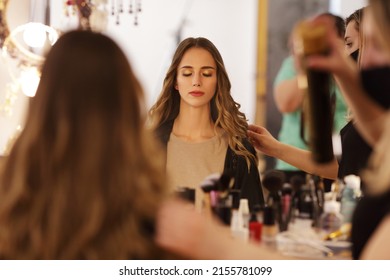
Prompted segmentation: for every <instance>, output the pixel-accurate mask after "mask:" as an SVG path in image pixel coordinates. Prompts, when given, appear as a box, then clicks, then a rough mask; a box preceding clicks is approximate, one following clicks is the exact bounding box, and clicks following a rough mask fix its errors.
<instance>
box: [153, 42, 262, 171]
mask: <svg viewBox="0 0 390 280" xmlns="http://www.w3.org/2000/svg"><path fill="white" fill-rule="evenodd" d="M190 48H202V49H205V50H206V51H208V52H209V53H210V54H211V55H212V57H213V58H214V61H215V63H216V65H217V71H216V72H217V90H216V93H215V95H214V97H213V98H212V99H211V101H210V103H211V104H210V114H211V118H212V120H213V122H214V125H215V126H214V129H215V131H216V133H217V128H218V127H219V128H222V129H223V130H224V131H225V132H227V135H228V144H229V147H230V148H231V149H232V150H233V151H234V152H235V153H236V154H238V155H241V156H244V157H245V159H246V162H247V165H248V169H249V166H250V162H251V161H254V162H257V159H256V157H255V156H254V155H253V154H252V153H250V152H249V151H248V150H247V149H246V148H245V146H244V145H243V143H242V140H243V139H244V138H246V137H247V128H248V123H247V119H246V117H245V114H244V113H242V112H240V107H241V106H240V104H238V103H237V102H235V101H234V100H233V98H232V96H231V93H230V89H231V84H230V80H229V77H228V74H227V72H226V68H225V65H224V62H223V59H222V56H221V54H220V53H219V51H218V49H217V48H216V47H215V45H214V44H213V43H212V42H210V41H209V40H208V39H206V38H202V37H198V38H192V37H190V38H187V39H185V40H183V41H182V42H181V43H180V44H179V46H178V47H177V49H176V52H175V54H174V56H173V59H172V63H171V65H170V67H169V69H168V72H167V74H166V76H165V79H164V83H163V88H162V90H161V93H160V96H159V98H158V100H157V102H156V103H155V104H154V105H153V106H152V108H151V109H150V111H149V117H150V123H151V125H152V127H153V128H154V129H158V128H159V127H161V126H163V125H164V124H165V123H167V122H170V121H173V120H174V119H175V118H176V117H177V116H178V114H179V110H180V94H179V92H178V90H177V89H175V84H176V78H177V70H178V67H179V64H180V62H181V60H182V58H183V56H184V54H185V53H186V52H187V51H188V50H189V49H190Z"/></svg>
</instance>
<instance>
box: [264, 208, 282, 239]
mask: <svg viewBox="0 0 390 280" xmlns="http://www.w3.org/2000/svg"><path fill="white" fill-rule="evenodd" d="M277 233H278V229H277V226H276V221H275V211H274V209H273V208H272V207H270V206H265V207H264V219H263V227H262V242H263V244H264V245H266V246H269V247H275V245H276V243H275V242H276V235H277Z"/></svg>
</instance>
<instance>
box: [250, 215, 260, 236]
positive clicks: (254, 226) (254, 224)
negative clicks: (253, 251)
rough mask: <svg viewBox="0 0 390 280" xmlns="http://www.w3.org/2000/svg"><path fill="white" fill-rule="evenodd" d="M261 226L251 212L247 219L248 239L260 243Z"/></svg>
mask: <svg viewBox="0 0 390 280" xmlns="http://www.w3.org/2000/svg"><path fill="white" fill-rule="evenodd" d="M262 227H263V225H262V223H261V222H259V221H258V220H257V215H256V213H252V214H251V218H250V220H249V240H252V241H254V242H256V243H260V241H261V234H262Z"/></svg>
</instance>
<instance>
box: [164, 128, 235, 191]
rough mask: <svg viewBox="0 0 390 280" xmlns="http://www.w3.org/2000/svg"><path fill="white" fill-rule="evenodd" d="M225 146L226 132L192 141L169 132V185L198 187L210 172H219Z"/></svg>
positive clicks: (221, 169)
mask: <svg viewBox="0 0 390 280" xmlns="http://www.w3.org/2000/svg"><path fill="white" fill-rule="evenodd" d="M227 147H228V139H227V136H226V134H223V136H222V137H219V136H214V137H213V138H210V139H208V140H206V141H203V142H197V143H193V142H186V141H184V140H182V139H180V138H178V137H177V136H175V135H174V134H173V133H171V135H170V138H169V141H168V147H167V173H168V177H169V178H170V183H171V186H172V187H173V188H177V187H190V188H198V187H199V185H200V184H201V183H202V182H203V180H204V179H205V178H206V177H207V176H209V175H210V174H213V173H220V174H221V173H222V172H223V167H224V163H225V157H226V151H227Z"/></svg>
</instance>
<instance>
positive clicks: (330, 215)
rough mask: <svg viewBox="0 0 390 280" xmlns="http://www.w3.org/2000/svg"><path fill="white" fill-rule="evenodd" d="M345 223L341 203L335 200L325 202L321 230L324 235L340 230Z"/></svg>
mask: <svg viewBox="0 0 390 280" xmlns="http://www.w3.org/2000/svg"><path fill="white" fill-rule="evenodd" d="M342 223H343V216H342V215H341V214H340V202H338V201H335V200H329V201H325V204H324V213H323V214H322V215H321V217H320V223H319V225H320V229H321V231H322V232H323V233H324V234H329V233H331V232H334V231H336V230H338V229H339V228H340V227H341V225H342Z"/></svg>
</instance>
